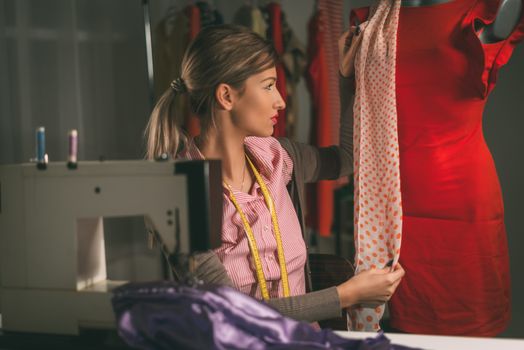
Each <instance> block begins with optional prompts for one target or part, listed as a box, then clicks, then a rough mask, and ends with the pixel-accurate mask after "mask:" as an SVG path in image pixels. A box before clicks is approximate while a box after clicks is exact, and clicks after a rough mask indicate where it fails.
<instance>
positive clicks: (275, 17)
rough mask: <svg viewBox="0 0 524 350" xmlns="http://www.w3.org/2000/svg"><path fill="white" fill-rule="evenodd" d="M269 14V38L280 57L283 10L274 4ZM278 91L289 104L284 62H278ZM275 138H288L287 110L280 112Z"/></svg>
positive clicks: (282, 48)
mask: <svg viewBox="0 0 524 350" xmlns="http://www.w3.org/2000/svg"><path fill="white" fill-rule="evenodd" d="M266 9H267V12H268V14H269V26H268V35H267V37H268V38H270V39H271V40H272V41H273V45H274V46H275V50H276V51H277V54H278V56H279V57H282V54H283V53H284V41H283V38H282V10H281V8H280V4H277V3H275V2H272V3H270V4H268V5H267V7H266ZM276 69H277V89H278V91H279V92H280V95H281V96H282V99H283V100H284V101H286V102H287V92H286V74H285V72H284V67H283V65H282V62H277V66H276ZM274 130H275V131H274V133H273V136H275V137H280V136H286V110H285V109H282V110H280V111H278V121H277V124H276V125H275V129H274Z"/></svg>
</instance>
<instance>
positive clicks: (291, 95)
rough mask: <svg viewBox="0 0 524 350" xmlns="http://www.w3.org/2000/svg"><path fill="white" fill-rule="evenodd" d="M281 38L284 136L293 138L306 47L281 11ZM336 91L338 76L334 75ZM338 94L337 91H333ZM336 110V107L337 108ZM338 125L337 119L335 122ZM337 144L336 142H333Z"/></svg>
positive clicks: (305, 63) (304, 67)
mask: <svg viewBox="0 0 524 350" xmlns="http://www.w3.org/2000/svg"><path fill="white" fill-rule="evenodd" d="M282 40H283V41H284V53H283V54H282V64H283V66H284V72H285V74H286V94H287V100H286V137H288V138H290V139H295V136H296V135H295V131H296V128H297V124H298V123H299V120H298V116H299V110H298V107H299V106H298V95H297V84H298V83H299V81H300V79H301V78H302V77H303V75H304V72H305V70H306V66H307V59H306V49H305V46H304V44H302V42H301V41H300V40H299V39H298V38H297V36H296V35H295V33H294V32H293V29H292V28H291V27H290V26H289V23H288V22H287V20H286V16H285V14H284V13H282ZM336 79H337V80H336V83H337V90H335V91H338V76H337V77H336ZM335 95H337V96H338V93H335ZM337 110H338V109H337ZM336 125H338V119H337V124H336ZM333 144H338V143H333Z"/></svg>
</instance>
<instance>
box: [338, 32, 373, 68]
mask: <svg viewBox="0 0 524 350" xmlns="http://www.w3.org/2000/svg"><path fill="white" fill-rule="evenodd" d="M366 25H367V22H364V23H362V24H360V26H359V27H358V28H359V29H357V27H351V28H350V29H349V30H348V31H347V32H345V33H344V34H342V36H341V37H340V38H339V39H338V53H339V70H340V74H342V76H344V77H346V78H350V77H353V76H354V75H355V56H356V54H357V49H358V48H359V46H360V43H361V42H362V37H363V35H362V33H363V31H364V29H365V27H366Z"/></svg>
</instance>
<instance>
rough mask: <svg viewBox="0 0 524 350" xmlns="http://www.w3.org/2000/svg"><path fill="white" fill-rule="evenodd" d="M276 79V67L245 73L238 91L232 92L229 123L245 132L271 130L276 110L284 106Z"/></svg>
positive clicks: (261, 134)
mask: <svg viewBox="0 0 524 350" xmlns="http://www.w3.org/2000/svg"><path fill="white" fill-rule="evenodd" d="M276 80H277V71H276V69H275V67H272V68H269V69H267V70H265V71H263V72H260V73H258V74H255V75H252V76H251V77H249V78H248V79H247V80H246V83H245V86H244V91H243V92H242V93H241V92H240V91H239V92H235V103H234V105H233V109H232V110H231V115H232V118H233V123H234V124H235V126H236V127H238V128H239V129H241V130H242V131H244V132H245V133H246V134H247V136H259V137H267V136H271V135H272V134H273V128H274V126H275V124H276V123H277V119H278V111H279V110H281V109H284V108H286V104H285V102H284V100H283V99H282V96H280V93H279V92H278V90H277V87H276Z"/></svg>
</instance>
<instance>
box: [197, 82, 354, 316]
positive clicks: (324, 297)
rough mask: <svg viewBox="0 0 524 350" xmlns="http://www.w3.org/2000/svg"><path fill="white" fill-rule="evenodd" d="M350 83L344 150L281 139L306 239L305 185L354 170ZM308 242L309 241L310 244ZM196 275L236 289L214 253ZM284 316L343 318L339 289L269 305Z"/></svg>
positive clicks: (345, 92) (202, 258)
mask: <svg viewBox="0 0 524 350" xmlns="http://www.w3.org/2000/svg"><path fill="white" fill-rule="evenodd" d="M351 84H352V81H351V80H350V79H345V78H343V77H340V79H339V89H340V101H341V103H340V107H341V108H340V132H339V134H340V146H331V147H323V148H319V147H315V146H311V145H307V144H303V143H298V142H294V141H291V140H290V139H287V138H280V139H279V141H280V144H281V145H282V147H283V148H284V149H285V150H286V151H287V152H288V154H289V156H290V158H291V159H292V161H293V176H292V179H291V181H290V183H289V184H288V186H287V189H288V192H289V195H290V197H291V200H292V202H293V205H294V207H295V210H296V213H297V215H298V218H299V221H300V226H301V229H302V233H303V235H304V234H305V232H306V226H305V218H304V210H303V208H305V198H304V196H305V192H304V188H305V184H306V183H309V182H316V181H318V180H332V179H338V178H339V177H342V176H347V175H349V174H351V173H352V170H353V100H354V98H353V96H352V95H351V91H352V89H351ZM306 242H307V240H306ZM195 260H196V264H195V274H196V275H197V276H198V277H199V278H200V279H202V280H203V281H204V282H205V283H212V284H222V285H229V286H233V283H232V281H231V279H230V278H229V276H228V275H227V271H226V269H225V268H224V265H222V263H221V262H220V260H219V259H218V257H217V256H216V254H215V253H214V252H212V251H209V252H205V253H201V254H198V255H197V256H196V259H195ZM305 270H306V271H305V273H306V289H307V290H311V278H310V271H309V264H308V263H307V262H306V267H305ZM267 303H268V304H269V305H271V306H273V307H274V308H276V309H277V310H278V311H279V312H281V313H282V314H284V315H286V316H289V317H292V318H294V319H297V320H303V321H309V322H313V321H320V320H324V319H329V318H335V317H340V316H341V306H340V299H339V296H338V292H337V289H336V287H331V288H327V289H323V290H320V291H316V292H309V293H306V294H304V295H298V296H293V297H287V298H277V299H270V300H269V301H268V302H267Z"/></svg>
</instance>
